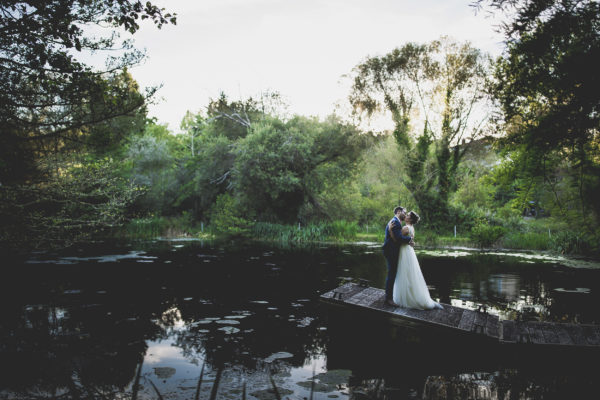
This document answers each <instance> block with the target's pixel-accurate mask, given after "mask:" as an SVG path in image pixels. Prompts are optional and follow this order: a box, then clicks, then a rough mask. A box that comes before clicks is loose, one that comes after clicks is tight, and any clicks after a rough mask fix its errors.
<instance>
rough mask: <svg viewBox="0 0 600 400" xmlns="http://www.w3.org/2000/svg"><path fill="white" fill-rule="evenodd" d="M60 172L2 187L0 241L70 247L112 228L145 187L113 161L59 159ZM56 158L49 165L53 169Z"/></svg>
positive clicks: (18, 245)
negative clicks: (123, 173)
mask: <svg viewBox="0 0 600 400" xmlns="http://www.w3.org/2000/svg"><path fill="white" fill-rule="evenodd" d="M59 163H60V170H61V173H60V174H54V173H48V176H49V177H50V178H49V179H48V180H47V182H45V184H44V185H43V186H41V185H3V186H0V198H1V199H2V201H1V202H0V220H2V221H3V223H2V225H0V244H1V245H3V246H4V245H8V246H9V247H13V248H26V249H28V248H32V247H34V248H48V247H67V246H69V245H71V244H73V243H76V242H85V241H90V240H93V239H94V238H97V237H98V236H99V235H100V234H106V233H107V232H111V231H114V229H116V228H118V227H120V226H121V225H122V224H123V222H124V221H125V219H126V216H127V212H128V208H129V207H130V206H131V204H133V202H134V201H135V199H136V198H137V197H138V196H140V195H141V194H142V193H143V189H142V188H140V187H138V186H135V185H133V184H132V183H131V182H129V181H128V180H127V179H124V178H123V177H120V176H118V174H117V173H116V171H117V168H116V166H115V162H114V161H111V160H108V159H104V160H98V161H95V162H90V163H87V164H80V163H77V162H76V163H69V162H65V161H60V162H59ZM53 164H54V162H50V163H47V164H46V165H45V168H49V169H51V170H55V169H56V166H55V165H53Z"/></svg>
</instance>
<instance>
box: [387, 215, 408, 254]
mask: <svg viewBox="0 0 600 400" xmlns="http://www.w3.org/2000/svg"><path fill="white" fill-rule="evenodd" d="M394 220H395V221H396V226H395V227H394V228H392V233H393V234H394V237H395V238H396V240H394V239H392V235H391V234H390V222H392V221H394ZM411 239H412V237H411V236H404V235H402V222H401V221H400V220H399V219H398V217H396V216H394V218H392V219H391V220H390V221H389V222H388V223H387V224H386V225H385V240H384V241H383V246H382V249H383V252H384V254H395V253H398V252H399V251H400V245H401V244H407V243H408V242H410V241H411Z"/></svg>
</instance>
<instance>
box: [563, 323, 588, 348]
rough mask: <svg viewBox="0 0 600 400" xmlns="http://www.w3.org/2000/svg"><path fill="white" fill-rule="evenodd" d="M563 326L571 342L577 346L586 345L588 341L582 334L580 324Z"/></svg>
mask: <svg viewBox="0 0 600 400" xmlns="http://www.w3.org/2000/svg"><path fill="white" fill-rule="evenodd" d="M563 328H564V329H565V330H566V331H567V333H568V334H569V336H570V337H571V340H573V343H575V344H576V345H577V346H587V344H588V342H587V340H586V339H585V336H584V334H583V329H582V328H581V326H580V325H574V324H564V325H563Z"/></svg>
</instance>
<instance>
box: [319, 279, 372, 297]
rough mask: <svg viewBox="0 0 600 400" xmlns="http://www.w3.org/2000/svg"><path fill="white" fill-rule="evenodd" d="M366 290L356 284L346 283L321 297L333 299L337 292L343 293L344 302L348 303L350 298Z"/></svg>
mask: <svg viewBox="0 0 600 400" xmlns="http://www.w3.org/2000/svg"><path fill="white" fill-rule="evenodd" d="M364 289H365V288H364V287H362V286H359V285H356V284H354V283H346V284H344V285H342V286H340V287H338V288H335V289H333V290H330V291H329V292H327V293H324V294H322V295H321V297H323V298H326V299H332V298H333V296H334V294H335V292H338V293H342V298H341V299H342V301H346V300H347V299H348V298H350V297H352V296H354V295H355V294H357V293H359V292H361V291H362V290H364Z"/></svg>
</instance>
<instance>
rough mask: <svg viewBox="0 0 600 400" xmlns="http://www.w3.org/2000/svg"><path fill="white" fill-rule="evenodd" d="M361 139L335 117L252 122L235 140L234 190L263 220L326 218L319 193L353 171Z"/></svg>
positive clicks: (356, 131)
mask: <svg viewBox="0 0 600 400" xmlns="http://www.w3.org/2000/svg"><path fill="white" fill-rule="evenodd" d="M365 139H366V138H365V137H364V136H362V135H360V134H359V132H358V130H357V129H356V128H355V127H354V126H351V125H347V124H344V123H342V122H340V121H339V120H337V119H336V118H335V117H330V118H328V119H327V120H325V121H319V120H318V119H315V118H304V117H298V116H297V117H294V118H292V119H291V120H290V121H288V122H283V121H281V120H278V119H274V118H269V119H265V120H264V121H261V122H257V123H254V124H252V125H251V129H250V131H249V133H248V135H247V136H246V137H245V138H243V139H241V140H239V141H238V142H237V143H236V145H235V161H234V168H233V176H232V183H233V187H232V189H233V193H234V195H235V196H236V197H238V199H240V202H241V204H242V205H243V206H244V209H245V210H247V211H250V210H251V211H252V212H254V213H255V215H257V217H258V218H259V219H261V220H263V221H276V222H279V221H282V222H292V223H293V222H296V221H298V219H299V218H300V217H301V216H302V215H304V216H305V217H307V218H311V217H312V218H317V217H327V212H326V210H325V209H324V208H323V207H322V205H321V204H320V201H319V197H320V196H321V194H322V192H323V191H324V189H325V188H327V187H328V186H335V185H337V184H341V183H343V182H345V180H346V179H348V178H349V177H351V176H352V174H353V173H354V171H355V167H356V165H357V162H358V160H359V159H360V155H361V152H362V150H363V148H364V144H365ZM306 208H308V209H310V210H307V209H306ZM303 209H304V212H303Z"/></svg>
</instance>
